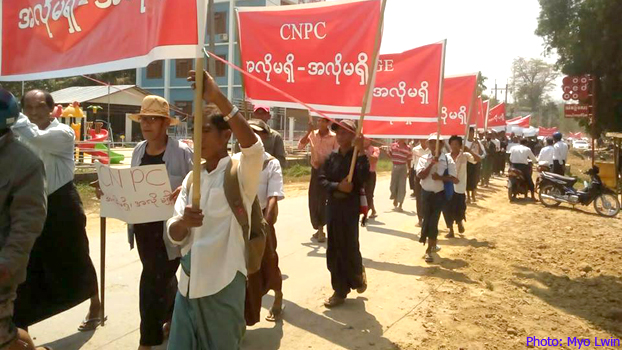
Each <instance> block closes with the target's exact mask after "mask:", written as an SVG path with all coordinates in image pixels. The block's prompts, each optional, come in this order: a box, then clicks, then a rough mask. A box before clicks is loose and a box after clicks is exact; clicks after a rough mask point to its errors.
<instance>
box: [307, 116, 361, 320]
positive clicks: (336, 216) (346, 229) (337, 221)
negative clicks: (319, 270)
mask: <svg viewBox="0 0 622 350" xmlns="http://www.w3.org/2000/svg"><path fill="white" fill-rule="evenodd" d="M333 130H335V132H336V134H337V143H338V144H339V149H338V150H336V151H334V152H333V153H331V154H330V156H329V157H328V159H327V160H326V162H325V163H324V165H323V166H322V169H321V171H320V176H319V180H320V184H321V185H322V187H323V188H324V190H325V191H326V192H327V193H328V203H327V205H326V224H327V225H326V226H327V229H328V230H327V231H328V246H327V249H326V265H327V266H328V270H329V271H330V281H331V285H332V287H333V290H334V293H333V295H332V296H331V297H330V298H328V299H327V300H326V301H325V302H324V306H326V307H327V308H332V307H335V306H339V305H341V304H343V303H344V302H345V300H346V297H347V296H348V294H349V293H350V291H351V290H352V289H356V291H357V292H358V293H359V294H360V293H363V292H365V290H366V289H367V278H366V276H365V269H364V267H363V259H362V257H361V251H360V249H359V225H358V219H359V206H360V190H361V189H362V188H364V187H365V182H366V181H367V178H368V177H369V160H368V159H367V156H366V155H365V153H362V154H361V155H359V156H358V157H357V159H356V166H355V169H354V176H353V177H352V182H349V181H348V174H349V172H350V164H351V163H352V157H353V155H354V145H355V143H356V145H357V148H358V149H361V150H362V149H363V138H362V137H361V136H359V137H356V134H355V132H356V124H355V123H354V121H352V120H343V121H341V125H338V124H333ZM355 138H356V140H355Z"/></svg>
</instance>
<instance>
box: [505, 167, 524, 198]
mask: <svg viewBox="0 0 622 350" xmlns="http://www.w3.org/2000/svg"><path fill="white" fill-rule="evenodd" d="M519 194H522V195H524V196H525V198H527V197H528V196H529V186H528V185H527V179H526V178H525V176H524V175H523V172H522V171H520V170H518V169H516V168H513V167H512V166H510V169H509V170H508V199H509V200H510V202H512V201H514V200H515V199H516V196H517V195H519Z"/></svg>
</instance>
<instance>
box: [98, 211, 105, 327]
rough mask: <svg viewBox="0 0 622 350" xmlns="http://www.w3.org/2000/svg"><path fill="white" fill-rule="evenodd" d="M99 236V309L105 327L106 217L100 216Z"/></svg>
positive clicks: (101, 322) (100, 320)
mask: <svg viewBox="0 0 622 350" xmlns="http://www.w3.org/2000/svg"><path fill="white" fill-rule="evenodd" d="M99 236H100V244H101V247H100V249H101V251H100V264H101V265H100V286H99V293H100V299H101V300H100V303H101V308H100V309H99V322H100V325H101V326H102V327H103V326H104V322H105V321H106V312H105V307H106V218H105V217H101V216H100V218H99Z"/></svg>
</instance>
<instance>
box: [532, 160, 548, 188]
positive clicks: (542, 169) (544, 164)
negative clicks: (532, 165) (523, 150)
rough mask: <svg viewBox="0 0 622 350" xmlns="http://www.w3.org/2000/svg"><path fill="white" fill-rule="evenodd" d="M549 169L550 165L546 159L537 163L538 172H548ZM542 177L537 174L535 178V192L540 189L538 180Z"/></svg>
mask: <svg viewBox="0 0 622 350" xmlns="http://www.w3.org/2000/svg"><path fill="white" fill-rule="evenodd" d="M550 171H551V166H550V164H549V163H548V162H546V161H542V162H539V163H538V173H540V174H542V173H544V172H547V173H548V172H550ZM541 179H542V177H541V176H538V178H537V179H536V184H535V185H536V192H538V191H539V190H540V182H541V181H542V180H541Z"/></svg>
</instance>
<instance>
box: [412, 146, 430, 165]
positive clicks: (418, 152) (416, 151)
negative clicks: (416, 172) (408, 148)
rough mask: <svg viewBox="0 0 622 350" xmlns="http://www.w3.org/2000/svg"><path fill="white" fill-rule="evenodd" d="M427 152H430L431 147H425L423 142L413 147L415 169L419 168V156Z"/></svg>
mask: <svg viewBox="0 0 622 350" xmlns="http://www.w3.org/2000/svg"><path fill="white" fill-rule="evenodd" d="M426 154H430V150H429V149H427V148H426V149H423V147H421V144H418V145H417V146H415V147H414V148H413V169H417V164H418V163H419V158H421V157H423V156H424V155H426Z"/></svg>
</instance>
